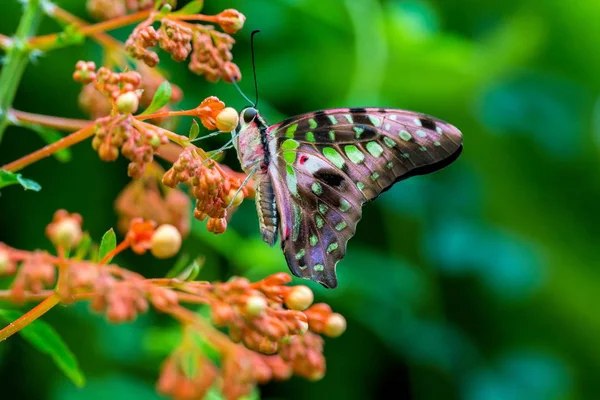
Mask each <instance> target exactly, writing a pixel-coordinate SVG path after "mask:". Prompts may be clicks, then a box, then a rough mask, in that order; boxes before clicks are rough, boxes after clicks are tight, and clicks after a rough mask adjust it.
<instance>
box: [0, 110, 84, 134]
mask: <svg viewBox="0 0 600 400" xmlns="http://www.w3.org/2000/svg"><path fill="white" fill-rule="evenodd" d="M9 114H10V116H11V117H14V119H16V120H17V121H21V122H29V123H32V124H37V125H43V126H47V127H49V128H54V129H59V130H61V131H68V132H72V131H77V130H79V129H83V128H85V127H86V126H88V125H89V124H91V123H93V122H94V121H90V120H86V119H72V118H61V117H53V116H50V115H42V114H33V113H28V112H25V111H19V110H15V109H11V110H10V111H9Z"/></svg>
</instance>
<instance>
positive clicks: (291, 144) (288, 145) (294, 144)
mask: <svg viewBox="0 0 600 400" xmlns="http://www.w3.org/2000/svg"><path fill="white" fill-rule="evenodd" d="M298 146H300V143H299V142H298V141H297V140H292V139H286V140H285V141H284V142H283V143H282V144H281V148H282V149H283V150H296V149H297V148H298Z"/></svg>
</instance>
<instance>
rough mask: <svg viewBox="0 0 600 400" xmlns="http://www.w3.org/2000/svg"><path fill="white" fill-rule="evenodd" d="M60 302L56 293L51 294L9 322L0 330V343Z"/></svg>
mask: <svg viewBox="0 0 600 400" xmlns="http://www.w3.org/2000/svg"><path fill="white" fill-rule="evenodd" d="M59 301H60V297H59V296H58V294H57V293H52V294H51V295H50V296H49V297H47V298H46V300H44V301H42V302H41V303H40V304H38V305H37V306H35V307H33V308H32V309H31V310H29V311H28V312H27V313H26V314H23V315H22V316H21V317H19V318H18V319H17V320H16V321H14V322H11V323H10V324H8V326H6V327H5V328H4V329H2V330H0V342H2V341H4V340H6V339H8V338H9V337H10V336H12V335H14V334H15V333H17V332H19V331H20V330H21V329H23V328H25V327H26V326H27V325H29V324H30V323H32V322H33V321H35V320H36V319H38V318H39V317H41V316H42V315H44V314H45V313H46V312H48V311H49V310H50V309H51V308H52V307H54V306H55V305H57V304H58V303H59Z"/></svg>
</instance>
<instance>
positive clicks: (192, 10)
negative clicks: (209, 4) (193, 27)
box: [173, 0, 204, 15]
mask: <svg viewBox="0 0 600 400" xmlns="http://www.w3.org/2000/svg"><path fill="white" fill-rule="evenodd" d="M202 7H204V0H194V1H190V2H189V3H187V4H186V5H185V6H183V7H182V8H181V9H180V10H177V11H176V12H174V13H173V14H176V15H192V14H198V13H199V12H200V11H202Z"/></svg>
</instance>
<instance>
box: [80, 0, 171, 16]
mask: <svg viewBox="0 0 600 400" xmlns="http://www.w3.org/2000/svg"><path fill="white" fill-rule="evenodd" d="M154 3H155V0H88V1H87V10H88V12H89V13H90V15H91V16H92V17H94V18H96V19H98V20H107V19H112V18H117V17H121V16H123V15H125V14H127V13H128V12H133V11H139V10H147V9H149V8H152V7H153V6H154ZM162 4H170V5H171V6H172V7H175V5H176V0H163V1H162Z"/></svg>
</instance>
